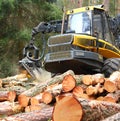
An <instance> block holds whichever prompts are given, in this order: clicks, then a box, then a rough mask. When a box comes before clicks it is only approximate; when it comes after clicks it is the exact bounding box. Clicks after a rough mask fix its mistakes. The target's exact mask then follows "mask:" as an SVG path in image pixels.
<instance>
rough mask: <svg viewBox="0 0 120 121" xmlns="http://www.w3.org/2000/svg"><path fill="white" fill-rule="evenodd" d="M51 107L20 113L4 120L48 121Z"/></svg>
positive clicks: (50, 115) (51, 110)
mask: <svg viewBox="0 0 120 121" xmlns="http://www.w3.org/2000/svg"><path fill="white" fill-rule="evenodd" d="M52 112H53V107H50V108H45V109H43V110H39V111H33V112H28V113H21V114H17V115H13V116H9V117H6V118H4V119H5V121H48V120H49V119H51V117H52Z"/></svg>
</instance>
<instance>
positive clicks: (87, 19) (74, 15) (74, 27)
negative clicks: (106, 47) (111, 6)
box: [67, 6, 113, 43]
mask: <svg viewBox="0 0 120 121" xmlns="http://www.w3.org/2000/svg"><path fill="white" fill-rule="evenodd" d="M79 11H80V12H79ZM67 15H68V16H67V20H68V26H67V32H73V31H74V33H77V34H85V35H90V36H95V35H96V33H98V36H99V39H102V40H106V41H108V42H109V43H113V42H112V40H113V38H112V34H111V32H110V29H109V25H108V18H107V15H106V13H105V11H104V10H103V9H102V8H97V7H93V6H92V7H83V8H79V9H74V10H72V11H68V12H67Z"/></svg>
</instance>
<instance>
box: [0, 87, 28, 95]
mask: <svg viewBox="0 0 120 121" xmlns="http://www.w3.org/2000/svg"><path fill="white" fill-rule="evenodd" d="M0 91H15V92H16V94H17V95H19V94H21V93H23V92H24V91H26V88H24V87H22V86H13V87H9V88H0Z"/></svg>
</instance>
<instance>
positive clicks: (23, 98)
mask: <svg viewBox="0 0 120 121" xmlns="http://www.w3.org/2000/svg"><path fill="white" fill-rule="evenodd" d="M30 98H31V97H28V96H26V95H24V94H21V95H19V96H18V102H19V104H20V105H21V106H22V107H26V106H28V105H29V104H30Z"/></svg>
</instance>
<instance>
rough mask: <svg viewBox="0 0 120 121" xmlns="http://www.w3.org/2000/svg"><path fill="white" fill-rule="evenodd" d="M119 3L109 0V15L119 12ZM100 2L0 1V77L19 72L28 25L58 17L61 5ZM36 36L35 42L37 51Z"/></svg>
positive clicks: (74, 6)
mask: <svg viewBox="0 0 120 121" xmlns="http://www.w3.org/2000/svg"><path fill="white" fill-rule="evenodd" d="M104 1H105V0H104ZM119 2H120V0H109V4H107V7H108V8H110V9H109V10H108V12H109V14H110V15H111V16H116V15H117V14H118V13H119V11H120V10H119V9H120V8H119V5H120V3H119ZM102 3H103V0H0V78H2V77H6V76H11V75H14V74H16V73H17V72H18V71H19V64H18V62H19V60H20V59H21V58H22V50H23V48H24V46H25V45H26V44H27V43H28V42H29V40H30V39H31V31H32V28H33V27H35V26H36V25H38V24H39V23H40V22H41V21H50V20H55V19H56V20H59V19H62V8H63V6H66V8H67V9H70V8H76V7H80V6H86V5H93V4H102ZM40 37H41V36H40V35H38V37H37V42H36V44H37V46H38V47H39V48H40V50H41V49H42V45H41V44H42V42H41V38H40ZM46 39H47V37H46Z"/></svg>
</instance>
